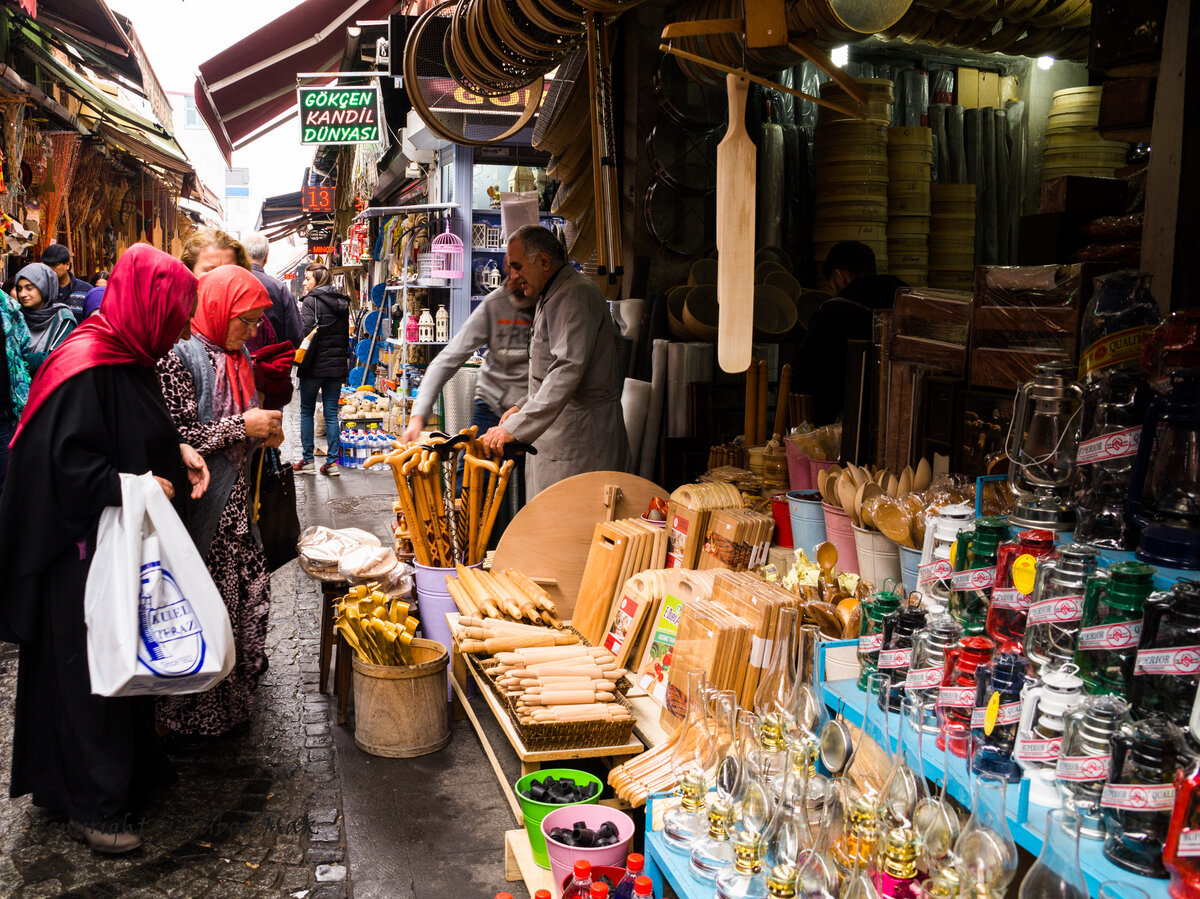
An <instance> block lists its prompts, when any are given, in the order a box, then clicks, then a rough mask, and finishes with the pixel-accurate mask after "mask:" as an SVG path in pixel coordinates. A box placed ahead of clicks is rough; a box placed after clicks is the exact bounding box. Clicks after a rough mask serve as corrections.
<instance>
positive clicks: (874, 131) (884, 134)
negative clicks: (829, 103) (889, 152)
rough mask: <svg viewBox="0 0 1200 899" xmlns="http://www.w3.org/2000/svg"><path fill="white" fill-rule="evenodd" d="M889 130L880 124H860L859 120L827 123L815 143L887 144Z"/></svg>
mask: <svg viewBox="0 0 1200 899" xmlns="http://www.w3.org/2000/svg"><path fill="white" fill-rule="evenodd" d="M887 139H888V129H887V127H886V126H884V125H880V124H879V123H878V122H860V121H859V120H858V119H844V120H841V121H836V122H825V123H823V124H822V125H821V126H820V127H819V128H818V129H817V131H816V134H815V135H814V139H813V142H814V144H815V145H816V146H818V147H819V146H821V145H822V144H825V143H840V142H842V141H872V142H878V143H884V144H886V143H887Z"/></svg>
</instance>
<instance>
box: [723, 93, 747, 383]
mask: <svg viewBox="0 0 1200 899" xmlns="http://www.w3.org/2000/svg"><path fill="white" fill-rule="evenodd" d="M725 85H726V89H727V90H728V91H729V130H728V131H726V132H725V136H724V137H723V138H721V142H720V143H719V144H717V302H718V303H719V305H720V310H719V312H718V317H717V361H718V362H720V364H721V368H722V369H723V370H725V371H728V372H739V371H745V370H746V368H747V367H748V366H749V365H750V352H751V337H752V335H753V332H754V193H755V189H756V186H757V185H756V183H755V165H756V162H757V150H756V148H755V146H754V141H752V140H751V139H750V135H749V134H748V133H747V131H746V92H747V90H748V89H749V87H750V82H749V80H747V79H746V78H743V77H742V76H740V75H726V76H725Z"/></svg>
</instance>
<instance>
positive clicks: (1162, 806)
mask: <svg viewBox="0 0 1200 899" xmlns="http://www.w3.org/2000/svg"><path fill="white" fill-rule="evenodd" d="M1100 805H1102V806H1103V807H1104V808H1119V809H1125V810H1126V811H1131V812H1164V811H1170V810H1171V809H1172V808H1174V807H1175V787H1173V786H1172V785H1171V784H1166V785H1164V786H1149V785H1145V784H1105V785H1104V792H1103V793H1102V794H1101V795H1100Z"/></svg>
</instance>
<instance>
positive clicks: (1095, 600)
mask: <svg viewBox="0 0 1200 899" xmlns="http://www.w3.org/2000/svg"><path fill="white" fill-rule="evenodd" d="M1153 589H1154V569H1153V568H1152V567H1150V566H1149V565H1146V564H1145V563H1143V562H1117V563H1116V564H1114V565H1111V566H1110V567H1108V568H1106V569H1103V570H1099V571H1096V572H1094V573H1093V574H1092V576H1091V577H1089V578H1088V581H1087V589H1086V591H1085V592H1084V597H1083V619H1082V621H1081V622H1080V629H1079V642H1078V645H1077V647H1076V650H1075V664H1076V665H1078V666H1079V676H1080V677H1082V678H1083V683H1084V689H1085V690H1086V691H1087V692H1088V693H1091V694H1096V693H1115V694H1117V695H1119V696H1125V695H1126V694H1127V692H1128V690H1129V680H1130V678H1131V677H1132V676H1133V664H1134V660H1135V657H1136V655H1137V645H1138V639H1139V638H1140V636H1141V633H1142V606H1143V604H1144V603H1145V601H1146V597H1148V596H1149V595H1150V592H1151V591H1152V590H1153Z"/></svg>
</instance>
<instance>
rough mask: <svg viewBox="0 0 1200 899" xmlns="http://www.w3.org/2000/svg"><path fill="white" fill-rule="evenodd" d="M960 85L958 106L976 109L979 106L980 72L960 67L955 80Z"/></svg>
mask: <svg viewBox="0 0 1200 899" xmlns="http://www.w3.org/2000/svg"><path fill="white" fill-rule="evenodd" d="M955 81H957V83H958V105H959V106H961V107H963V108H964V109H975V108H977V107H978V106H979V70H978V69H971V68H967V67H966V66H959V67H958V75H957V77H956V78H955Z"/></svg>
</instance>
